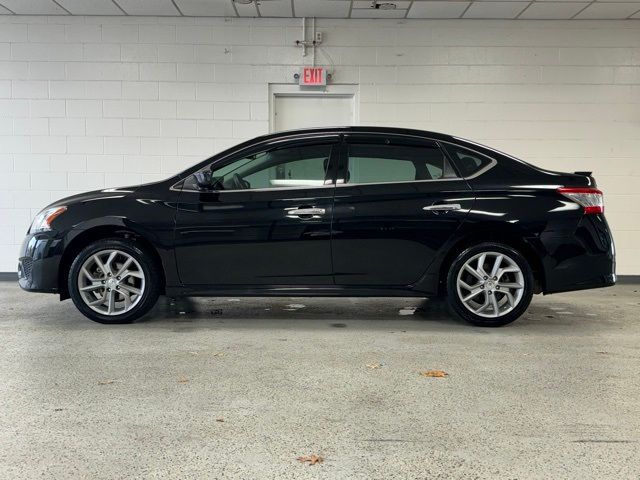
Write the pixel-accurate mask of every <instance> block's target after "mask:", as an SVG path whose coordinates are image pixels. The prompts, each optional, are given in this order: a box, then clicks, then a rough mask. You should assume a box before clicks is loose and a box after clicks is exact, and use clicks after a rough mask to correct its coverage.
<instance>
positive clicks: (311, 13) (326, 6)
mask: <svg viewBox="0 0 640 480" xmlns="http://www.w3.org/2000/svg"><path fill="white" fill-rule="evenodd" d="M293 6H294V8H295V14H296V17H324V18H348V17H349V10H350V7H351V2H350V1H348V0H294V2H293Z"/></svg>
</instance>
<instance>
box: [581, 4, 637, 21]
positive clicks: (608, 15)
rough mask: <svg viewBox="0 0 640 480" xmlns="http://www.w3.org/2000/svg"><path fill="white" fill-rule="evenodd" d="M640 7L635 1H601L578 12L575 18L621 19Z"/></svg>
mask: <svg viewBox="0 0 640 480" xmlns="http://www.w3.org/2000/svg"><path fill="white" fill-rule="evenodd" d="M639 9H640V5H638V4H637V3H613V2H606V3H605V2H602V3H593V4H591V5H589V6H588V7H587V8H586V9H585V10H584V11H582V12H580V14H579V15H577V16H576V18H579V19H581V20H582V19H591V20H596V19H598V20H603V19H613V20H617V19H622V18H627V17H629V16H630V15H633V14H634V13H635V12H637V11H638V10H639Z"/></svg>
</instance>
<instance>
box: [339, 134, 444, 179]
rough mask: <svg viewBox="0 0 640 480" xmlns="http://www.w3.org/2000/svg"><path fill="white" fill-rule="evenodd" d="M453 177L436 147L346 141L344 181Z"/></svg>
mask: <svg viewBox="0 0 640 480" xmlns="http://www.w3.org/2000/svg"><path fill="white" fill-rule="evenodd" d="M452 176H455V174H454V173H453V171H452V170H451V169H450V168H449V165H448V163H447V160H446V158H445V157H444V155H443V153H442V151H441V150H440V149H439V148H438V147H437V146H435V145H434V146H422V145H380V144H367V143H361V144H360V143H351V144H349V156H348V166H347V172H346V175H345V183H347V184H360V183H393V182H412V181H420V180H439V179H442V178H450V177H452Z"/></svg>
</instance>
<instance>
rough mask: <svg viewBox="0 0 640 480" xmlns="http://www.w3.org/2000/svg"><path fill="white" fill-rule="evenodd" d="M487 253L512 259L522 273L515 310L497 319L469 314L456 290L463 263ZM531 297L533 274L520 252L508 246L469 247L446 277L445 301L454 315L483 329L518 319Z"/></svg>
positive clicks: (452, 265)
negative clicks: (519, 293) (522, 279)
mask: <svg viewBox="0 0 640 480" xmlns="http://www.w3.org/2000/svg"><path fill="white" fill-rule="evenodd" d="M489 251H491V252H498V253H504V254H505V255H508V256H509V257H510V258H511V259H513V261H514V262H516V264H517V265H518V267H520V270H521V271H522V275H523V277H524V292H523V293H522V298H521V299H520V303H518V305H517V306H516V308H514V309H513V310H512V311H510V312H509V313H507V314H505V315H502V316H500V317H498V318H487V317H481V316H480V315H476V314H474V313H473V312H471V311H470V310H469V309H467V307H466V306H465V305H464V304H463V303H462V300H460V298H459V296H458V289H457V278H458V272H459V271H460V269H461V268H462V267H463V265H464V263H465V262H466V261H467V260H469V258H471V257H473V256H474V255H477V254H479V253H482V252H489ZM532 297H533V272H532V270H531V266H530V265H529V263H528V262H527V260H526V259H525V258H524V256H522V254H521V253H520V252H518V251H517V250H515V249H514V248H512V247H510V246H508V245H504V244H501V243H491V242H487V243H481V244H478V245H474V246H473V247H469V248H467V249H465V250H463V251H462V252H461V253H460V254H459V255H458V256H457V257H456V258H455V260H454V261H453V263H452V264H451V267H450V268H449V273H448V275H447V300H448V302H449V306H450V307H451V309H452V310H453V311H454V313H455V314H456V315H458V316H459V317H461V318H462V319H463V320H465V321H467V322H469V323H471V324H473V325H476V326H484V327H500V326H503V325H506V324H508V323H511V322H513V321H515V320H516V319H518V318H519V317H520V316H521V315H522V314H523V313H524V312H525V311H526V310H527V308H528V307H529V304H530V303H531V298H532Z"/></svg>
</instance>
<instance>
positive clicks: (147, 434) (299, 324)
mask: <svg viewBox="0 0 640 480" xmlns="http://www.w3.org/2000/svg"><path fill="white" fill-rule="evenodd" d="M639 290H640V288H639V287H638V286H637V285H621V286H617V287H615V288H611V289H606V290H596V291H587V292H578V293H572V294H563V295H556V296H550V297H546V298H543V297H536V298H535V299H534V302H533V305H532V306H531V308H530V310H529V312H528V313H527V314H526V315H525V316H524V317H523V318H521V319H520V320H519V321H518V322H516V323H515V324H513V325H511V326H509V327H505V328H501V329H484V328H473V327H470V326H467V325H465V324H462V323H460V322H458V321H457V320H454V319H452V318H451V317H450V316H449V315H448V313H447V310H446V308H445V306H444V304H443V303H441V302H430V301H421V300H416V299H373V300H365V299H340V300H326V299H306V298H305V299H226V298H221V299H198V300H193V301H186V302H179V303H178V304H176V305H171V304H170V303H169V302H168V301H166V300H164V301H162V302H161V303H160V304H159V306H158V308H157V309H156V310H155V311H154V313H153V315H152V317H151V318H149V319H147V320H146V321H143V322H141V323H137V324H134V325H123V326H122V325H121V326H103V325H99V324H95V323H92V322H90V321H88V320H86V319H84V318H83V317H81V316H80V314H78V313H77V312H76V311H75V309H74V308H73V305H72V304H71V303H70V302H64V303H59V302H58V301H57V298H56V297H54V296H48V295H35V294H27V293H24V292H21V291H20V290H19V289H18V288H17V287H16V286H15V285H14V284H12V283H0V305H1V308H0V375H1V377H0V378H1V383H0V405H1V407H2V408H1V409H0V478H2V479H15V478H55V479H61V478H92V479H94V478H150V477H151V478H163V479H164V478H180V479H184V478H246V479H257V478H331V479H334V478H362V479H365V478H366V479H371V478H381V479H382V478H384V479H389V478H492V479H493V478H511V479H513V478H521V479H530V478H541V479H542V478H594V479H603V478H615V479H622V478H638V477H639V476H640V380H639V375H638V374H639V372H640V315H639V312H640V293H638V291H639ZM416 307H417V309H415V308H416ZM182 312H185V313H182ZM375 364H379V365H380V366H379V368H371V367H370V366H375ZM368 365H370V366H368ZM429 369H441V370H445V371H446V372H448V373H449V377H447V378H425V377H422V376H420V374H419V372H420V371H422V370H429ZM219 420H223V421H219ZM310 454H319V455H321V456H322V457H324V459H325V461H324V463H322V464H319V465H314V466H310V465H307V464H301V463H299V462H298V461H296V458H297V457H299V456H301V455H310Z"/></svg>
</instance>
